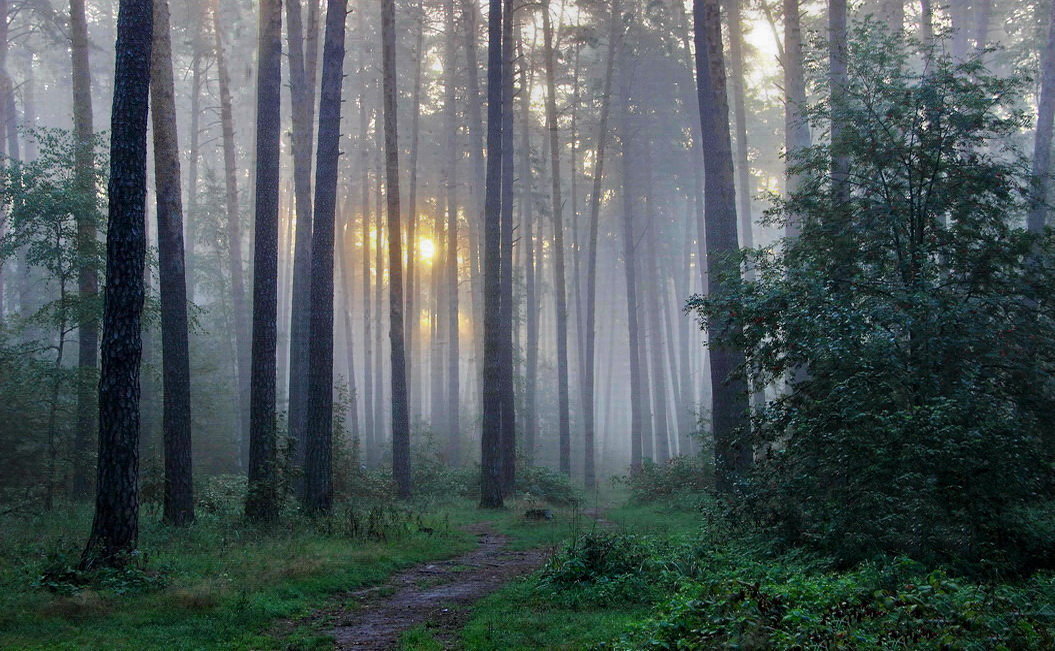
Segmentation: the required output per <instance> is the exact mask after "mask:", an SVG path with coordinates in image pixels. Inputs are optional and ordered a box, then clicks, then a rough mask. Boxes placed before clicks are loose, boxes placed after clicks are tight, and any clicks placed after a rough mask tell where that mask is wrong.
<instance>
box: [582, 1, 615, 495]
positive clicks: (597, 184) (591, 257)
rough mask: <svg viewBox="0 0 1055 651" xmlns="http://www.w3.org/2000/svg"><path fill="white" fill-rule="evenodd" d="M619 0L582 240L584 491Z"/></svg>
mask: <svg viewBox="0 0 1055 651" xmlns="http://www.w3.org/2000/svg"><path fill="white" fill-rule="evenodd" d="M620 18H621V16H620V8H619V0H612V8H611V15H610V17H609V19H608V51H607V55H606V57H607V58H606V60H605V64H604V87H603V90H602V91H601V115H600V118H599V120H598V123H597V152H596V156H595V159H594V160H595V162H594V169H593V185H592V188H591V190H590V222H589V227H588V228H589V231H588V235H587V240H586V326H585V327H586V337H585V342H584V343H585V351H584V354H583V400H582V401H583V445H584V450H583V481H584V483H585V485H586V489H587V490H591V489H593V488H594V487H595V486H596V484H597V470H596V450H595V447H596V443H595V438H596V429H597V428H596V422H595V421H596V413H597V406H596V404H595V399H594V393H595V387H594V385H595V381H594V378H595V374H594V369H595V364H596V362H595V360H594V358H595V350H596V339H597V231H598V226H599V222H600V216H601V184H602V182H603V181H604V162H605V161H604V159H605V151H606V149H607V147H608V114H609V111H610V106H611V98H612V77H613V71H614V68H615V56H616V53H617V52H618V51H619V47H620V44H621V40H622V35H623V29H622V24H621V23H620Z"/></svg>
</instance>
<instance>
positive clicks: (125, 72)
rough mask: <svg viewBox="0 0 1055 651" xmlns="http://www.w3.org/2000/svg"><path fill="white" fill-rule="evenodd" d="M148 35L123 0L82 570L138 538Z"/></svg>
mask: <svg viewBox="0 0 1055 651" xmlns="http://www.w3.org/2000/svg"><path fill="white" fill-rule="evenodd" d="M152 32H153V3H152V2H151V0H121V3H120V10H119V13H118V19H117V46H116V51H117V59H116V66H115V70H114V103H113V111H112V113H111V119H110V181H109V191H108V193H107V196H108V197H109V220H108V222H107V232H106V235H107V237H106V295H105V298H104V303H103V333H102V335H103V336H102V350H101V355H100V360H101V362H102V363H101V368H100V374H99V457H98V474H97V479H96V495H95V518H94V520H93V521H92V531H91V535H90V536H89V538H88V544H87V546H86V547H85V549H84V554H83V555H82V556H81V563H80V566H81V568H82V569H91V568H93V567H96V566H100V565H110V566H114V565H121V564H123V563H124V562H125V561H126V560H127V556H128V554H129V553H131V552H132V551H133V550H134V549H135V546H136V542H137V538H138V535H139V487H138V482H139V362H140V358H141V356H142V352H143V347H142V338H141V335H140V324H141V317H142V312H143V294H144V287H143V270H144V267H145V258H146V228H145V223H144V222H145V209H146V184H147V179H146V166H147V102H148V98H149V95H150V50H151V34H152Z"/></svg>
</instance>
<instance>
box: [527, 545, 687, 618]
mask: <svg viewBox="0 0 1055 651" xmlns="http://www.w3.org/2000/svg"><path fill="white" fill-rule="evenodd" d="M670 547H671V544H670V543H669V542H666V541H660V540H657V539H655V538H652V537H649V536H637V535H632V534H625V533H612V532H608V531H604V530H599V531H593V532H589V533H586V534H583V535H581V536H578V537H577V538H575V539H574V540H572V541H571V542H570V543H568V544H567V545H565V546H564V547H563V548H562V549H561V550H560V551H558V552H557V553H556V554H554V555H553V557H552V558H550V560H549V562H548V563H547V564H546V566H545V568H543V570H542V572H541V576H540V579H539V589H540V590H542V591H543V592H544V593H545V594H547V596H548V598H549V599H551V600H552V601H554V602H556V603H559V604H565V605H581V606H603V605H606V604H611V603H616V602H618V603H640V602H644V603H648V602H651V601H653V600H655V599H656V598H658V596H659V594H661V593H660V591H661V590H662V589H663V588H664V585H665V584H666V581H664V580H663V574H664V567H665V563H666V561H667V560H668V558H667V557H668V556H669V555H670V553H669V548H670Z"/></svg>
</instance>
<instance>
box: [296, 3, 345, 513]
mask: <svg viewBox="0 0 1055 651" xmlns="http://www.w3.org/2000/svg"><path fill="white" fill-rule="evenodd" d="M347 13H348V0H327V3H326V36H325V39H324V44H323V53H322V90H321V95H320V101H319V148H318V152H317V160H316V173H317V178H316V182H315V204H314V213H313V224H312V226H313V228H312V231H311V305H310V308H309V310H308V311H309V314H310V315H311V329H310V330H309V334H308V341H309V344H308V359H309V364H310V366H309V369H310V370H309V371H308V405H307V406H308V409H307V423H306V425H307V429H306V431H305V434H306V435H307V441H306V442H307V445H306V446H305V447H306V450H305V452H306V455H305V464H304V506H305V508H306V509H307V510H308V511H309V512H312V513H330V512H331V511H332V510H333V249H334V239H335V235H334V230H335V226H336V212H337V169H338V163H339V159H340V140H341V89H342V83H343V80H344V34H345V19H346V17H347ZM298 214H299V212H298Z"/></svg>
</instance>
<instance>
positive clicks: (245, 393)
mask: <svg viewBox="0 0 1055 651" xmlns="http://www.w3.org/2000/svg"><path fill="white" fill-rule="evenodd" d="M218 9H219V6H218V5H215V6H214V7H213V33H214V35H215V37H216V68H217V71H218V73H219V78H220V124H221V127H222V132H223V167H224V188H225V193H224V198H225V204H226V209H227V215H226V216H227V264H228V275H229V276H230V277H231V312H232V313H233V321H234V341H235V351H236V355H235V366H236V374H235V375H236V380H237V383H238V401H237V404H238V407H237V410H238V417H239V431H238V446H239V450H238V460H239V466H240V467H243V468H245V467H247V464H248V461H249V436H248V433H249V420H250V419H249V411H248V409H249V407H248V406H249V402H250V393H251V391H250V377H249V376H250V373H251V369H250V366H251V361H250V343H251V342H250V339H249V336H250V335H249V327H248V325H249V324H248V323H247V320H248V314H249V310H248V307H247V305H246V297H245V275H244V274H243V273H242V217H241V215H240V211H239V209H238V177H237V159H236V157H237V151H236V150H235V144H234V109H233V107H232V105H231V81H230V76H229V75H228V72H227V61H226V58H225V56H224V50H223V40H222V39H221V36H220V35H221V33H222V29H221V26H220V13H219V11H218ZM276 182H277V179H276ZM276 210H277V208H276Z"/></svg>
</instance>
